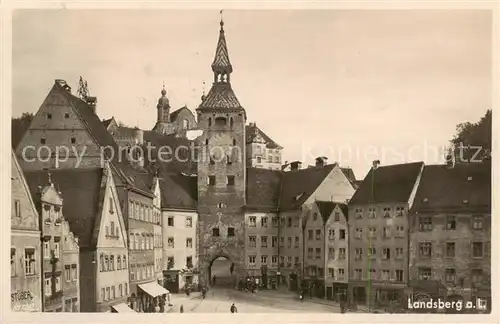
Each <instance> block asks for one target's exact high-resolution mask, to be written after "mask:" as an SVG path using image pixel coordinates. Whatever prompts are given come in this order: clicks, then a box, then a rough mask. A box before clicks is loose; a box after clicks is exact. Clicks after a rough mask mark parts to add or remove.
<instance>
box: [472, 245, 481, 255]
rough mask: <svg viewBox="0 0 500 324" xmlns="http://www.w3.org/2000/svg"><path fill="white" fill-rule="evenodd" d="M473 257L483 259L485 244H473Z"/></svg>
mask: <svg viewBox="0 0 500 324" xmlns="http://www.w3.org/2000/svg"><path fill="white" fill-rule="evenodd" d="M472 257H474V258H482V257H483V242H472Z"/></svg>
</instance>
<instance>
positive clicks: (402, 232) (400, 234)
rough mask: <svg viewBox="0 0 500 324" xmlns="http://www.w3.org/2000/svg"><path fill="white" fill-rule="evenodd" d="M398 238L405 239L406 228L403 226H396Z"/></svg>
mask: <svg viewBox="0 0 500 324" xmlns="http://www.w3.org/2000/svg"><path fill="white" fill-rule="evenodd" d="M396 237H398V238H403V237H405V228H404V227H403V226H396Z"/></svg>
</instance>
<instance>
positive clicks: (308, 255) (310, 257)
mask: <svg viewBox="0 0 500 324" xmlns="http://www.w3.org/2000/svg"><path fill="white" fill-rule="evenodd" d="M313 254H314V249H313V248H307V257H308V258H309V259H312V258H313V257H314V255H313Z"/></svg>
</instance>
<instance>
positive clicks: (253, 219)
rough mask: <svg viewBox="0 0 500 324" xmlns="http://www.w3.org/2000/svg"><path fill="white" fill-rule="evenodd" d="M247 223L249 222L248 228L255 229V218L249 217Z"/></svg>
mask: <svg viewBox="0 0 500 324" xmlns="http://www.w3.org/2000/svg"><path fill="white" fill-rule="evenodd" d="M248 221H249V226H250V227H255V226H257V217H255V216H250V217H248Z"/></svg>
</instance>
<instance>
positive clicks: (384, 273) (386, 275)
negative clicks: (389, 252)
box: [382, 269, 391, 281]
mask: <svg viewBox="0 0 500 324" xmlns="http://www.w3.org/2000/svg"><path fill="white" fill-rule="evenodd" d="M390 273H391V272H390V271H389V270H387V269H384V270H382V280H384V281H387V280H389V279H390V277H391V275H390Z"/></svg>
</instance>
